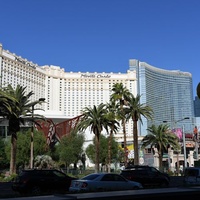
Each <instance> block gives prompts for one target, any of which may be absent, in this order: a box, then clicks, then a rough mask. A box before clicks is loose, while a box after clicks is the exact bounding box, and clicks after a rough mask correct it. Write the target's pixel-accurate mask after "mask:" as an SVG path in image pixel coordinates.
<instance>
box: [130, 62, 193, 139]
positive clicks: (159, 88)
mask: <svg viewBox="0 0 200 200" xmlns="http://www.w3.org/2000/svg"><path fill="white" fill-rule="evenodd" d="M129 70H136V77H137V94H139V95H141V103H144V104H147V105H149V106H151V108H152V109H153V111H154V118H153V120H151V121H150V120H147V119H146V118H144V117H143V118H142V122H143V124H141V123H139V124H138V126H139V131H138V134H141V136H144V135H146V134H147V127H149V126H151V125H152V124H155V125H159V124H161V123H163V122H164V121H165V122H167V123H168V124H169V125H170V126H171V128H175V127H182V126H183V125H184V127H185V131H190V132H191V131H192V125H193V119H194V104H193V90H192V75H191V74H190V73H188V72H181V71H179V70H164V69H160V68H156V67H153V66H151V65H149V64H147V63H145V62H140V61H138V60H135V59H134V60H132V59H131V60H129ZM185 117H187V118H189V119H185V120H182V119H184V118H185ZM177 121H179V122H177Z"/></svg>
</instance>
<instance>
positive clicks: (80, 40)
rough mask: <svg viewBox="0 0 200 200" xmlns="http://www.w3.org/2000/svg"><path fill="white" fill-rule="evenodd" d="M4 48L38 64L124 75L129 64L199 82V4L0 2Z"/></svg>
mask: <svg viewBox="0 0 200 200" xmlns="http://www.w3.org/2000/svg"><path fill="white" fill-rule="evenodd" d="M0 8H1V9H0V19H1V23H0V43H1V44H2V45H3V48H4V49H6V50H9V51H10V52H12V53H15V54H16V55H19V56H22V57H23V58H27V59H28V60H30V61H33V62H34V63H37V64H38V65H56V66H60V67H61V68H65V71H74V72H77V71H81V72H116V73H117V72H126V71H127V70H128V68H129V59H138V60H140V61H143V62H147V63H148V64H150V65H153V66H155V67H158V68H162V69H168V70H181V71H185V72H190V73H191V74H192V77H193V93H194V96H196V86H197V84H198V83H199V82H200V67H199V66H200V50H199V49H200V1H199V0H0Z"/></svg>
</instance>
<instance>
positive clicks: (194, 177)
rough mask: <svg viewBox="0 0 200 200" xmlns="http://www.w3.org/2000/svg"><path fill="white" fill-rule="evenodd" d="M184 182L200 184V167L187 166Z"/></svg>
mask: <svg viewBox="0 0 200 200" xmlns="http://www.w3.org/2000/svg"><path fill="white" fill-rule="evenodd" d="M184 182H185V184H186V185H200V167H186V168H185V170H184Z"/></svg>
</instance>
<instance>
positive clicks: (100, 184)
mask: <svg viewBox="0 0 200 200" xmlns="http://www.w3.org/2000/svg"><path fill="white" fill-rule="evenodd" d="M138 189H143V187H142V185H141V184H140V183H138V182H135V181H129V180H127V179H126V178H124V177H123V176H121V175H119V174H117V173H93V174H89V175H87V176H85V177H83V178H82V179H78V180H72V181H71V185H70V187H69V192H72V193H75V192H103V191H116V190H118V191H119V190H138Z"/></svg>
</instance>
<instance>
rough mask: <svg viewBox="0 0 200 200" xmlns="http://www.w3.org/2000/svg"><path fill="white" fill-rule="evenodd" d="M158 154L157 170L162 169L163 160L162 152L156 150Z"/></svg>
mask: <svg viewBox="0 0 200 200" xmlns="http://www.w3.org/2000/svg"><path fill="white" fill-rule="evenodd" d="M158 156H159V170H160V171H163V169H162V168H163V161H162V159H163V154H162V153H161V152H158Z"/></svg>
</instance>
